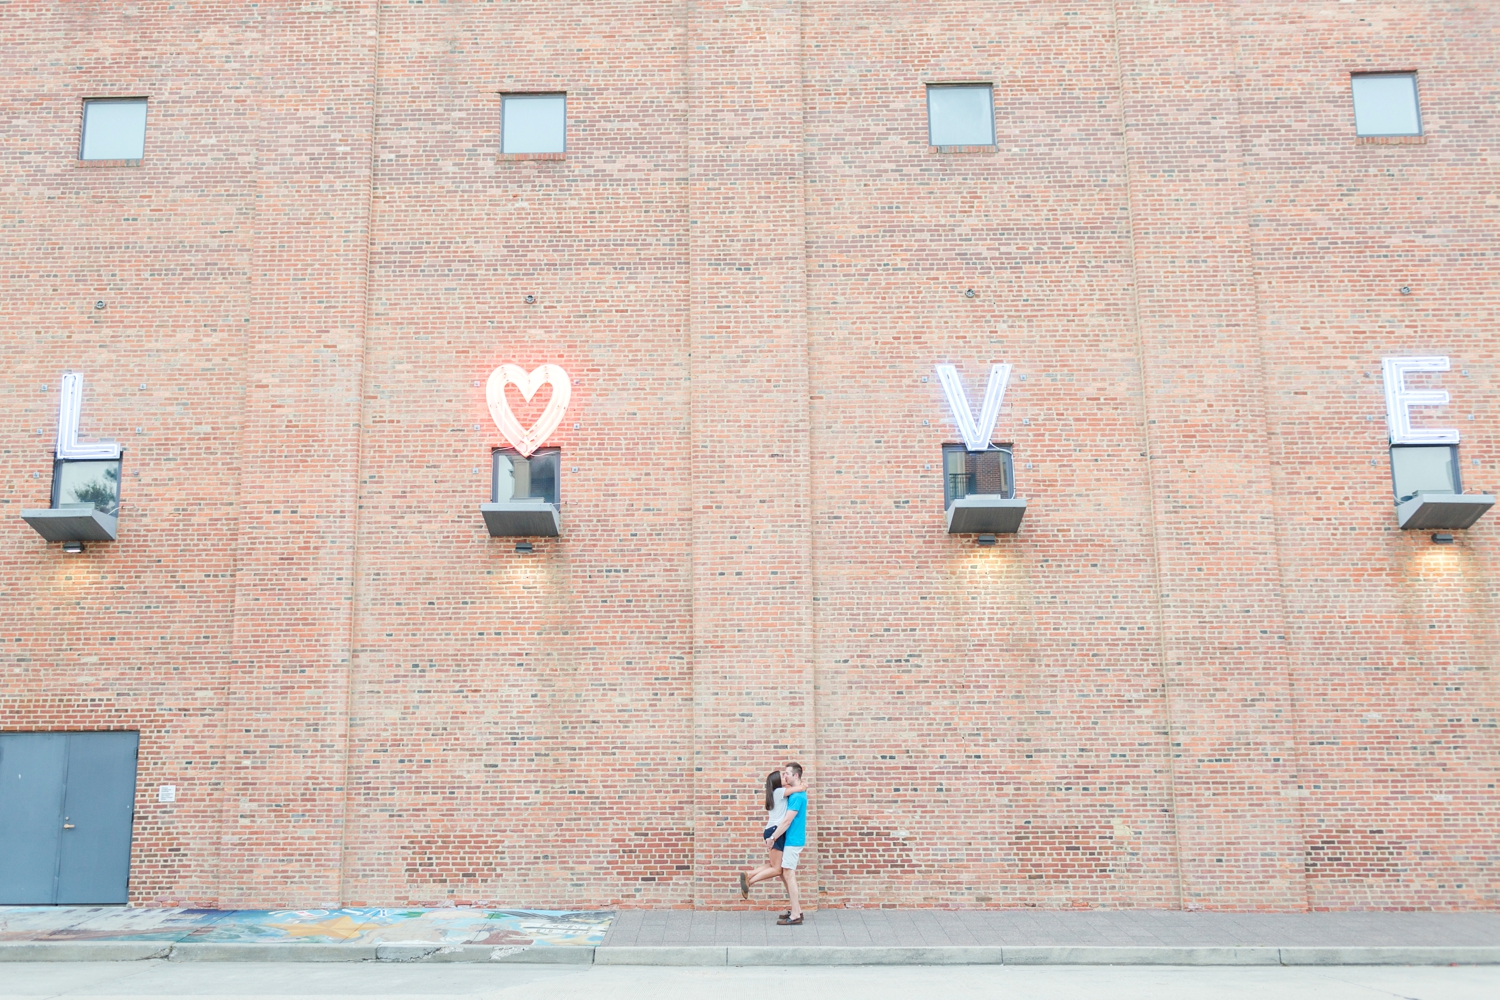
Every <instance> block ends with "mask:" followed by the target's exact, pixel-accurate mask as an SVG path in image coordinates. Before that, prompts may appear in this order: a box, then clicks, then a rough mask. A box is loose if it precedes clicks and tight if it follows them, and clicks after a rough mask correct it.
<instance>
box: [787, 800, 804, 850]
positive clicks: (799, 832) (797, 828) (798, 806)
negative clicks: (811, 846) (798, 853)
mask: <svg viewBox="0 0 1500 1000" xmlns="http://www.w3.org/2000/svg"><path fill="white" fill-rule="evenodd" d="M786 808H787V811H788V812H791V811H792V810H796V812H797V818H796V819H794V820H792V825H791V826H789V827H787V828H786V846H788V847H806V846H807V793H806V792H793V793H792V794H790V795H788V796H787V797H786Z"/></svg>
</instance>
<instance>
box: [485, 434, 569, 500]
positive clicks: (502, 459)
mask: <svg viewBox="0 0 1500 1000" xmlns="http://www.w3.org/2000/svg"><path fill="white" fill-rule="evenodd" d="M492 457H493V461H494V476H493V478H492V481H491V482H492V488H491V491H490V497H491V499H492V500H494V502H496V503H503V502H505V501H507V500H537V501H541V502H543V503H554V504H555V503H557V494H558V488H557V487H558V478H559V477H558V472H559V466H560V465H561V463H562V453H561V452H559V451H558V450H557V449H556V448H548V449H546V450H543V451H538V452H534V453H532V455H531V457H530V458H522V457H521V456H520V455H519V454H517V453H516V452H514V451H510V450H509V449H497V450H496V451H495V452H494V453H493V456H492Z"/></svg>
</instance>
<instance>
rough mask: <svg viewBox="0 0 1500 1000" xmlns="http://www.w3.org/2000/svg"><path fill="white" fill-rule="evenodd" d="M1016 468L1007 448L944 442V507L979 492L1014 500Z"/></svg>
mask: <svg viewBox="0 0 1500 1000" xmlns="http://www.w3.org/2000/svg"><path fill="white" fill-rule="evenodd" d="M1014 471H1015V470H1014V467H1013V465H1012V460H1011V452H1010V449H1009V448H1007V447H999V446H996V447H991V448H990V449H989V450H988V451H969V450H968V449H967V448H965V447H964V446H963V445H961V444H945V445H943V508H944V509H945V510H946V509H947V508H948V507H950V506H952V504H953V501H955V500H960V499H962V498H964V497H967V496H974V495H976V494H983V495H987V496H998V497H1004V498H1006V499H1007V500H1008V499H1011V498H1012V497H1014V496H1015V494H1016V486H1015V475H1014Z"/></svg>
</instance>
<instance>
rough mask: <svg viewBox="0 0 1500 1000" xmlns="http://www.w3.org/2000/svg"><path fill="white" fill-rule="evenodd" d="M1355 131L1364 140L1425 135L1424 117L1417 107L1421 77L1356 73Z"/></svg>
mask: <svg viewBox="0 0 1500 1000" xmlns="http://www.w3.org/2000/svg"><path fill="white" fill-rule="evenodd" d="M1350 86H1351V88H1352V89H1353V92H1354V131H1355V134H1356V135H1360V136H1397V135H1421V134H1422V115H1421V111H1420V109H1419V107H1418V104H1417V74H1415V73H1356V74H1354V75H1353V76H1352V77H1350Z"/></svg>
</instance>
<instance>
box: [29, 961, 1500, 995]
mask: <svg viewBox="0 0 1500 1000" xmlns="http://www.w3.org/2000/svg"><path fill="white" fill-rule="evenodd" d="M937 990H940V991H941V992H942V995H943V997H944V1000H961V998H965V997H997V996H1001V997H1016V998H1026V1000H1031V998H1036V1000H1052V998H1074V997H1089V996H1103V995H1107V996H1109V997H1110V1000H1135V998H1147V997H1149V998H1151V1000H1178V998H1182V1000H1188V998H1192V1000H1202V998H1204V997H1213V998H1215V1000H1225V998H1229V1000H1234V998H1239V997H1245V998H1250V997H1255V998H1264V997H1267V996H1273V995H1274V996H1275V997H1276V998H1277V1000H1298V998H1303V997H1308V998H1313V997H1316V998H1317V1000H1380V998H1382V997H1400V998H1409V1000H1494V998H1495V997H1497V996H1500V967H1496V966H1452V967H1441V968H1410V967H1404V966H1387V967H1354V966H1344V967H1340V968H1281V967H1240V968H1235V967H1199V968H1185V967H1177V966H1152V967H1140V966H1062V965H1054V966H957V967H955V966H947V967H942V968H935V967H930V966H900V967H890V966H887V967H861V968H828V967H800V968H792V969H777V968H769V967H759V968H728V969H725V968H707V969H705V968H682V969H674V968H661V967H650V966H609V967H606V966H594V967H590V966H580V967H555V966H554V967H548V966H526V965H497V966H485V965H425V964H424V965H399V964H385V963H345V962H338V963H327V964H319V963H308V962H277V963H269V962H268V963H243V964H241V963H211V964H195V963H190V962H187V963H184V962H163V961H144V962H45V963H40V962H39V963H32V962H7V963H5V964H3V965H0V998H4V1000H22V998H25V1000H41V998H50V997H90V998H99V997H247V998H248V997H267V998H268V997H318V998H320V1000H328V998H334V997H350V998H356V997H358V998H367V997H382V998H393V1000H394V998H412V1000H415V998H419V997H420V998H428V997H431V998H438V997H442V998H453V997H503V998H505V1000H530V998H536V1000H542V998H546V1000H571V998H575V997H577V998H585V997H586V998H589V1000H597V998H598V997H601V996H602V997H611V998H625V1000H631V998H637V997H639V998H641V1000H647V998H649V1000H679V998H680V1000H688V998H699V997H709V996H722V995H736V996H760V995H764V996H775V995H782V994H787V995H794V996H815V997H817V998H818V1000H834V998H840V997H858V998H860V1000H884V998H890V1000H910V998H911V997H914V996H931V995H933V993H934V992H935V991H937Z"/></svg>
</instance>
